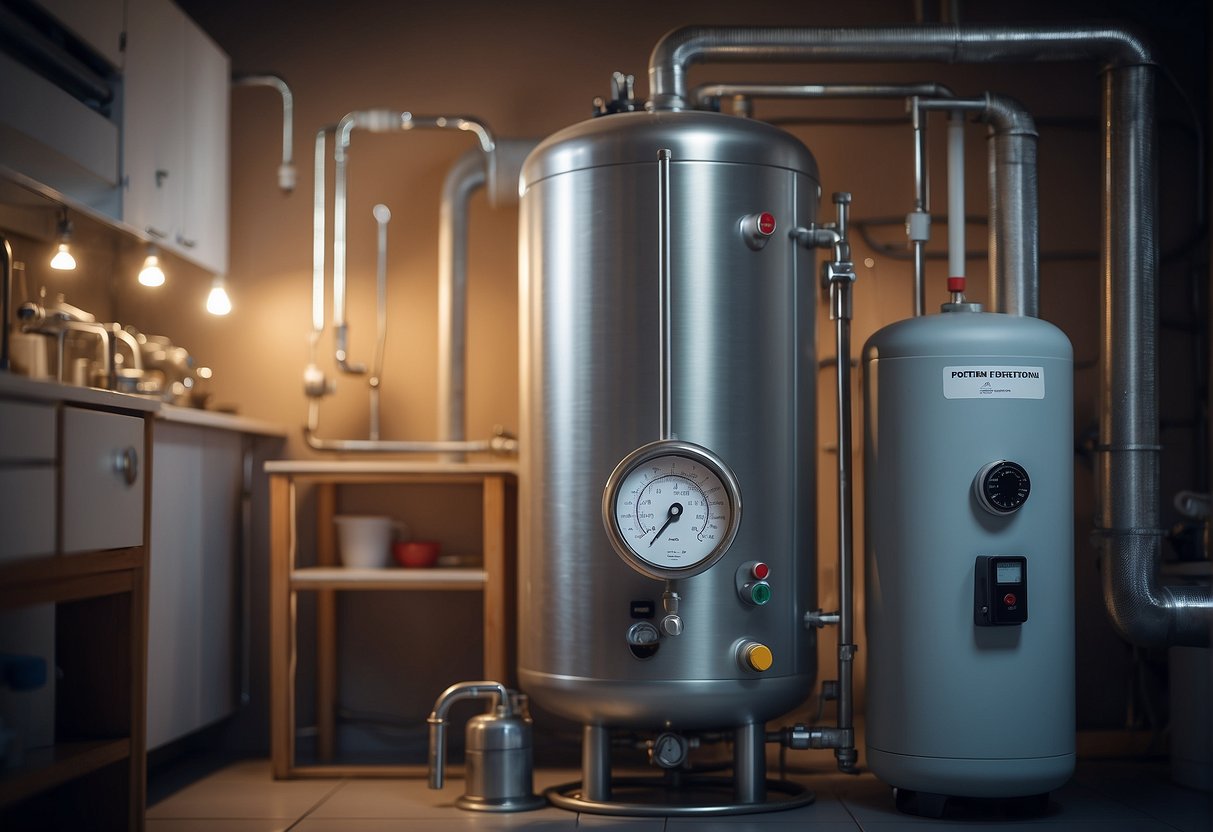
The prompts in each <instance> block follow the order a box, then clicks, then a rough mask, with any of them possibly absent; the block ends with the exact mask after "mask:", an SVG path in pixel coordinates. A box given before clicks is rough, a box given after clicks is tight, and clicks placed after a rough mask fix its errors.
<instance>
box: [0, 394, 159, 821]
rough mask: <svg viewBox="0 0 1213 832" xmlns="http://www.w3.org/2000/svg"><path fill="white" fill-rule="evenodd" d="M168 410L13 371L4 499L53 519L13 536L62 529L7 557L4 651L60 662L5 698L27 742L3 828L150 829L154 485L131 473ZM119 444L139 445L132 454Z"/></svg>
mask: <svg viewBox="0 0 1213 832" xmlns="http://www.w3.org/2000/svg"><path fill="white" fill-rule="evenodd" d="M156 407H157V405H156V403H154V402H151V401H149V400H145V399H141V398H137V397H133V396H120V395H118V394H114V393H108V392H105V391H101V390H91V389H85V388H71V387H67V386H65V385H59V384H55V383H53V382H43V381H31V380H29V379H24V378H20V377H17V376H13V375H11V374H9V373H0V472H3V475H4V479H3V482H0V496H2V497H3V499H2V500H0V504H5V505H17V506H22V505H29V506H31V507H34V506H40V509H41V510H43V511H45V510H49V512H50V515H49V517H50V518H51V519H50V520H49V521H48V520H47V519H46V518H47V515H46V514H44V513H41V512H35V511H33V510H31V511H29V512H25V511H23V510H22V509H20V508H16V509H13V510H12V511H11V512H10V513H9V514H8V515H5V517H4V518H3V519H2V520H0V547H2V546H4V545H7V542H8V541H10V540H11V539H13V538H14V537H15V538H18V539H20V538H23V537H28V536H29V535H30V534H31V533H36V534H43V533H44V530H45V529H46V528H49V529H50V532H51V533H50V544H49V549H48V548H47V546H46V544H45V543H44V544H43V545H41V546H39V547H38V550H37V551H33V552H28V553H26V554H25V555H15V556H13V557H3V558H0V650H3V651H11V652H16V653H19V654H22V655H36V656H41V657H43V658H44V659H46V660H47V661H48V663H49V664H51V665H52V667H51V668H48V670H50V673H49V675H48V679H47V683H46V685H45V686H43V687H41V688H39V689H37V690H35V691H30V692H28V693H29V695H23V696H7V697H4V699H5V701H4V702H3V703H0V711H3V712H4V714H3V716H5V717H7V720H6V721H9V722H11V723H12V724H13V725H18V726H19V728H20V735H21V739H22V742H23V746H24V747H23V752H22V753H21V755H20V756H19V758H12V757H10V758H8V759H7V760H6V762H7V764H8V765H9V767H8V768H5V769H4V770H3V771H0V829H99V828H105V829H111V828H113V829H131V830H140V829H143V826H144V824H143V817H144V804H145V791H146V785H145V784H146V760H147V757H146V743H145V742H144V726H145V723H146V710H145V705H146V689H147V682H146V669H147V662H146V644H147V642H146V638H147V571H146V563H147V549H146V546H145V545H144V543H145V536H144V534H143V528H144V518H145V517H146V516H147V512H146V507H147V505H148V493H147V490H146V483H147V480H146V477H144V476H143V475H142V473H137V474H136V476H135V477H134V483H133V484H128V483H127V482H126V476H125V472H128V471H129V472H132V473H135V472H136V469H135V468H134V463H135V461H136V460H137V461H138V462H139V463H140V464H141V462H142V460H144V459H146V455H147V452H148V450H149V443H148V432H147V424H148V414H149V413H150V411H152V410H154V409H155V408H156ZM111 449H120V450H123V451H125V450H126V449H133V451H134V453H133V454H129V455H127V454H124V460H125V459H130V460H131V463H132V464H131V465H130V466H128V465H127V464H126V462H125V461H124V462H123V464H122V465H121V466H117V467H115V463H114V456H113V455H112V453H111V452H110V451H111ZM77 484H80V485H82V487H81V488H77V487H76V486H77ZM132 490H133V491H134V492H135V493H134V494H131V491H132ZM112 492H118V493H120V494H121V495H122V497H121V499H120V500H119V501H118V502H116V503H112V502H109V500H110V498H111V496H112ZM31 495H40V496H37V497H34V496H31ZM81 501H83V503H82V502H81ZM132 501H133V504H132ZM43 504H44V505H43ZM48 507H49V508H48ZM89 513H93V514H96V515H97V516H95V517H93V518H92V519H91V520H90V521H88V522H86V523H84V524H83V525H78V524H77V522H76V521H77V520H78V519H79V518H81V517H83V516H85V515H87V514H89ZM114 525H116V526H117V527H119V528H120V529H121V532H120V536H119V537H118V538H117V539H115V538H113V537H111V534H112V531H111V529H110V528H109V526H114ZM31 530H33V531H31ZM72 541H74V543H73V545H78V546H84V547H87V550H85V549H77V550H75V551H72V552H70V553H69V552H68V551H67V550H66V545H67V544H68V543H69V542H72ZM10 693H11V692H10Z"/></svg>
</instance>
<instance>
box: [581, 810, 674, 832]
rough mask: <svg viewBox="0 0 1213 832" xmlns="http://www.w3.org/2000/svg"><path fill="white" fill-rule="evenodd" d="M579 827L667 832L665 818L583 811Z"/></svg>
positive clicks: (633, 831)
mask: <svg viewBox="0 0 1213 832" xmlns="http://www.w3.org/2000/svg"><path fill="white" fill-rule="evenodd" d="M577 828H578V829H593V830H595V832H606V830H612V829H618V830H620V832H665V818H624V817H611V816H609V815H590V814H586V813H585V812H582V813H581V814H580V815H578V816H577Z"/></svg>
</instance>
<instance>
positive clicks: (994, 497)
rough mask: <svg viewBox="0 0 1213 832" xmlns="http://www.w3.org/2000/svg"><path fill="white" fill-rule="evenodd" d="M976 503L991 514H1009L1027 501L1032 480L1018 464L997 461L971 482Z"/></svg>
mask: <svg viewBox="0 0 1213 832" xmlns="http://www.w3.org/2000/svg"><path fill="white" fill-rule="evenodd" d="M973 490H974V492H975V493H976V495H977V502H978V503H980V504H981V507H982V508H984V509H985V510H986V511H988V512H990V513H991V514H999V515H1003V514H1011V513H1012V512H1015V511H1018V510H1019V509H1020V508H1021V507H1022V506H1023V504H1024V503H1026V502H1027V501H1028V494H1029V493H1031V491H1032V480H1031V479H1030V478H1029V477H1028V472H1027V471H1025V470H1024V467H1023V466H1022V465H1020V464H1019V463H1018V462H1011V461H1010V460H1006V459H999V460H996V461H994V462H991V463H990V464H988V465H986V466H984V467H983V468H982V469H981V470H980V471H978V472H977V479H976V480H974V482H973Z"/></svg>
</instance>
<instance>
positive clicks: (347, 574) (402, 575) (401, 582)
mask: <svg viewBox="0 0 1213 832" xmlns="http://www.w3.org/2000/svg"><path fill="white" fill-rule="evenodd" d="M488 579H489V575H488V573H487V572H485V571H484V570H483V569H391V568H387V569H350V568H346V567H336V568H334V567H323V566H312V567H308V568H306V569H296V570H295V571H293V572H292V573H291V588H292V589H295V590H306V589H352V590H360V589H370V590H375V589H396V590H400V589H433V590H478V589H481V588H482V587H483V586H484V585H485V584H486V583H488Z"/></svg>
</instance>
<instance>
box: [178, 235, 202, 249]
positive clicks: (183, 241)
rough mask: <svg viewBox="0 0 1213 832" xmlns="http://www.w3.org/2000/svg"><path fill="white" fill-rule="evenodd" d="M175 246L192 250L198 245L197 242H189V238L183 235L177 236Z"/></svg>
mask: <svg viewBox="0 0 1213 832" xmlns="http://www.w3.org/2000/svg"><path fill="white" fill-rule="evenodd" d="M177 245H180V246H185V247H186V248H193V247H194V246H196V245H198V241H197V240H191V239H190V238H189V237H186V236H185V235H184V234H178V235H177Z"/></svg>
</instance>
